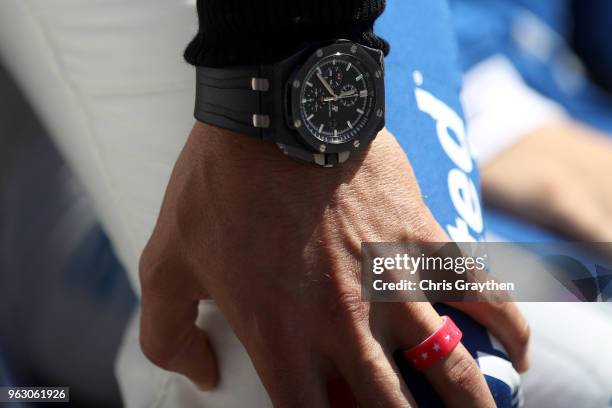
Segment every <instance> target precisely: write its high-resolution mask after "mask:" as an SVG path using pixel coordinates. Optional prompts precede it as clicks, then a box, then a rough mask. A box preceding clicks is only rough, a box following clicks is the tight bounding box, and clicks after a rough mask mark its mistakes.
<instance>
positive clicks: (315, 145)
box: [287, 41, 385, 154]
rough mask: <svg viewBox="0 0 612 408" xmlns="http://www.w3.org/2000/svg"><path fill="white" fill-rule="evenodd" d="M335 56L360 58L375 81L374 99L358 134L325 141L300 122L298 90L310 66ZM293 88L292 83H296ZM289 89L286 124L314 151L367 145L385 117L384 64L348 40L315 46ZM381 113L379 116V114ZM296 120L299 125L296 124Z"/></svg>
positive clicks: (344, 149)
mask: <svg viewBox="0 0 612 408" xmlns="http://www.w3.org/2000/svg"><path fill="white" fill-rule="evenodd" d="M372 51H374V52H376V53H380V58H381V60H382V52H380V51H375V50H372ZM335 55H347V56H349V57H353V58H356V59H358V60H359V62H360V63H361V64H362V65H363V66H364V68H365V69H366V70H367V71H368V73H369V74H370V75H371V79H372V83H373V84H374V91H375V93H376V95H375V101H374V106H373V108H372V109H371V110H370V114H369V117H368V118H367V122H366V125H365V126H364V127H363V129H361V131H359V132H358V133H357V135H356V136H355V137H354V138H352V139H350V140H348V141H346V142H344V143H328V142H323V141H321V140H320V139H318V138H317V137H315V136H314V135H313V134H312V133H311V132H310V130H308V129H307V127H306V126H305V124H303V123H302V118H301V114H300V111H301V93H302V87H303V86H305V84H304V80H305V78H306V76H307V75H308V73H309V72H310V71H311V69H313V68H314V66H316V65H318V64H319V63H320V62H321V61H323V60H325V59H327V58H329V57H332V56H335ZM377 71H378V72H380V77H377V75H376V73H377ZM298 83H299V86H298V87H295V86H294V85H295V84H298ZM287 86H288V87H289V88H290V89H291V92H290V106H291V115H290V121H289V122H290V123H289V125H290V126H291V127H292V128H293V129H295V131H296V132H297V133H298V134H299V136H300V140H301V141H302V142H303V143H304V144H305V145H306V146H307V147H309V148H310V149H311V150H312V151H313V152H316V153H325V154H328V153H332V154H333V153H336V154H337V153H344V152H347V151H356V150H359V149H361V148H363V147H365V146H368V145H369V144H370V143H371V142H372V140H374V138H375V137H376V134H377V133H378V131H379V130H380V128H381V127H382V126H380V124H381V122H383V121H384V118H385V92H384V91H385V88H384V66H383V64H381V63H380V62H377V61H376V60H375V59H374V58H373V57H372V55H370V53H369V52H368V51H367V50H366V48H365V47H364V46H362V45H359V44H357V43H353V42H350V41H341V42H337V43H333V44H330V45H327V46H323V47H319V48H317V49H316V50H315V51H314V52H313V53H312V55H310V56H309V57H308V58H307V59H306V61H305V62H304V64H302V66H301V67H300V68H299V69H298V70H297V71H296V72H295V74H294V75H292V76H291V78H290V80H289V83H288V85H287ZM379 112H380V113H381V115H380V116H378V113H379ZM296 121H299V122H298V123H300V126H296ZM322 147H324V148H322Z"/></svg>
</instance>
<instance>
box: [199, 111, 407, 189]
mask: <svg viewBox="0 0 612 408" xmlns="http://www.w3.org/2000/svg"><path fill="white" fill-rule="evenodd" d="M188 144H189V145H190V146H191V147H190V150H191V151H194V152H197V154H198V155H199V156H200V157H201V158H202V159H203V161H204V162H207V163H209V164H211V165H213V166H214V167H215V168H216V170H217V171H218V172H219V171H223V172H224V173H225V174H228V173H231V174H232V175H245V176H248V177H249V179H253V178H256V177H259V176H261V177H263V178H265V179H267V180H271V181H272V182H274V180H275V179H276V180H278V179H279V178H282V179H290V178H294V177H300V178H301V179H302V180H303V179H308V180H312V181H317V180H319V181H320V182H321V183H328V182H335V181H337V180H342V179H345V178H348V177H352V176H354V175H355V173H357V172H361V173H370V172H373V171H378V170H381V169H383V170H384V169H385V168H386V167H388V166H389V162H390V161H389V158H390V157H393V156H397V154H398V153H399V154H400V155H402V156H403V152H402V150H401V148H400V147H399V145H397V143H396V142H395V139H394V137H393V136H392V135H391V134H390V133H389V132H387V131H386V130H383V131H381V132H380V133H379V135H378V137H377V138H376V139H375V140H374V142H373V143H372V144H371V145H370V146H369V147H368V148H366V149H364V150H363V151H361V152H360V153H358V154H357V155H356V156H354V157H352V158H351V160H349V161H348V162H346V163H344V164H342V165H339V166H336V167H333V168H323V167H320V166H317V165H315V164H312V163H306V162H302V161H299V160H296V159H291V158H289V157H287V156H285V155H284V154H283V153H282V151H281V150H280V149H279V148H278V147H277V146H275V145H274V144H273V143H268V142H265V141H261V140H257V139H254V138H252V137H249V136H245V135H242V134H239V133H236V132H232V131H229V130H226V129H222V128H218V127H215V126H211V125H208V124H205V123H202V122H196V124H195V125H194V127H193V130H192V132H191V135H190V138H189V141H188ZM403 157H405V156H403ZM295 184H296V186H297V185H299V183H295Z"/></svg>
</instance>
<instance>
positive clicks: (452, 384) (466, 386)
mask: <svg viewBox="0 0 612 408" xmlns="http://www.w3.org/2000/svg"><path fill="white" fill-rule="evenodd" d="M392 307H393V309H394V312H393V313H390V314H389V316H390V317H391V319H392V320H391V321H393V322H395V323H394V325H393V328H394V330H396V333H397V334H396V336H397V341H398V346H399V347H398V348H401V349H404V350H408V349H410V348H412V347H414V346H416V345H418V344H420V343H421V342H422V341H424V340H425V339H427V338H428V337H429V336H430V335H431V334H432V333H434V332H436V331H437V330H438V329H439V328H440V327H441V326H442V323H443V321H442V318H441V317H440V316H439V315H438V313H437V312H436V311H435V310H434V309H433V307H432V306H431V304H429V303H396V304H393V305H392ZM401 321H404V322H407V323H406V324H398V322H401ZM423 374H424V375H425V377H426V378H427V380H428V381H429V382H430V383H431V385H432V387H433V388H434V389H435V390H436V392H437V393H438V395H439V396H440V398H441V399H442V401H443V402H444V404H445V406H448V407H457V408H459V407H495V402H494V400H493V396H492V395H491V392H490V391H489V387H488V386H487V383H486V381H485V379H484V376H483V375H482V373H481V371H480V368H479V367H478V364H477V363H476V361H475V360H474V359H473V358H472V356H471V355H470V353H468V351H467V350H466V349H465V347H463V345H462V344H461V343H460V344H459V345H458V346H457V347H456V348H455V349H454V350H453V351H452V352H451V353H449V354H448V355H447V356H446V357H445V358H443V359H442V360H440V361H438V362H436V363H435V364H433V365H432V366H430V367H429V368H427V369H426V370H424V371H423Z"/></svg>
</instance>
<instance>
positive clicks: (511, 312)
mask: <svg viewBox="0 0 612 408" xmlns="http://www.w3.org/2000/svg"><path fill="white" fill-rule="evenodd" d="M448 305H449V306H452V307H454V308H455V309H458V310H460V311H462V312H464V313H466V314H468V315H469V316H470V317H472V318H473V319H474V320H476V321H477V322H478V323H480V324H482V325H483V326H484V327H486V328H487V329H488V330H489V331H490V332H491V334H493V336H495V337H496V338H497V339H499V341H501V343H502V344H503V345H504V348H505V349H506V351H507V352H508V356H509V357H510V359H511V360H512V363H513V364H514V368H516V370H517V371H519V372H525V371H527V369H529V365H530V353H529V339H530V328H529V322H528V321H527V319H525V317H524V316H523V314H522V313H521V312H520V311H519V309H518V307H517V306H516V304H514V303H512V302H499V303H489V302H452V303H448Z"/></svg>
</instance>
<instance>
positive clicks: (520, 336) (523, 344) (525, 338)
mask: <svg viewBox="0 0 612 408" xmlns="http://www.w3.org/2000/svg"><path fill="white" fill-rule="evenodd" d="M530 339H531V326H529V323H528V322H527V321H525V323H524V324H523V325H522V326H521V328H520V329H519V330H518V332H517V336H516V344H517V345H518V346H519V347H520V348H521V349H522V350H524V349H526V348H527V347H528V345H529V342H530Z"/></svg>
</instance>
